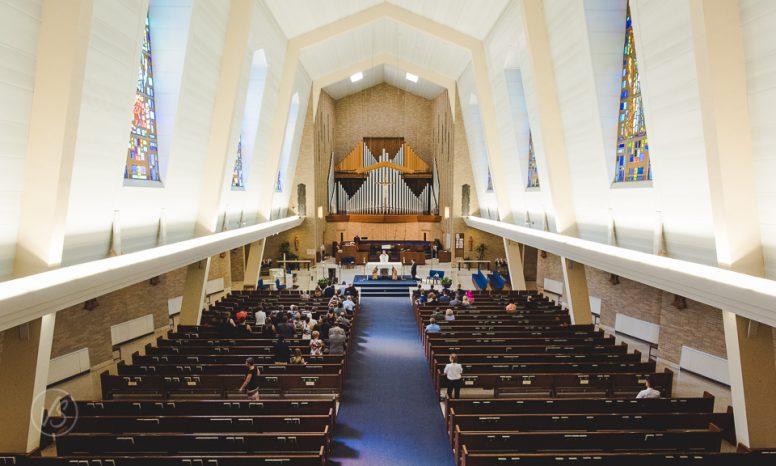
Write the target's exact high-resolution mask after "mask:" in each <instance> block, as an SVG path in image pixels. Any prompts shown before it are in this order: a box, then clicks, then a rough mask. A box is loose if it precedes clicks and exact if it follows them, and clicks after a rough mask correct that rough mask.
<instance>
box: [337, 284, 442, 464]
mask: <svg viewBox="0 0 776 466" xmlns="http://www.w3.org/2000/svg"><path fill="white" fill-rule="evenodd" d="M353 342H354V344H355V348H353V349H352V351H351V353H350V359H349V360H348V364H349V368H348V374H347V377H346V379H345V387H344V392H343V394H342V403H341V404H340V409H339V413H338V415H337V426H336V429H335V436H334V449H333V454H332V456H331V463H332V464H340V465H356V464H357V465H370V466H383V465H385V466H400V465H413V466H415V465H432V466H437V465H438V466H451V465H453V464H454V461H453V454H452V449H451V448H450V443H449V440H448V437H447V432H446V430H445V425H444V424H445V423H444V418H443V417H442V411H441V410H440V408H439V396H438V395H437V394H436V393H434V386H433V383H432V380H431V375H430V374H429V370H428V365H427V363H426V359H425V357H424V356H423V347H422V346H421V344H420V338H419V336H418V331H417V327H416V326H415V319H414V317H413V315H412V307H411V306H410V303H409V300H408V299H407V298H363V299H362V300H361V311H360V313H359V315H358V322H357V325H356V328H355V335H353Z"/></svg>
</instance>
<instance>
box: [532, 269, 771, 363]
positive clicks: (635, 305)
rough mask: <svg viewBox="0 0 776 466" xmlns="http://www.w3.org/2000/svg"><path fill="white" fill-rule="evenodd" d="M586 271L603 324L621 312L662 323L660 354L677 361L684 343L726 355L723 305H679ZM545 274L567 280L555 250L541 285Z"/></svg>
mask: <svg viewBox="0 0 776 466" xmlns="http://www.w3.org/2000/svg"><path fill="white" fill-rule="evenodd" d="M585 273H586V274H587V286H588V290H589V292H590V296H595V297H597V298H600V299H601V324H602V325H604V326H607V327H614V321H615V317H616V315H617V313H622V314H625V315H628V316H630V317H635V318H637V319H641V320H644V321H647V322H651V323H653V324H658V325H660V341H659V344H658V356H659V357H660V358H662V359H665V360H667V361H670V362H673V363H676V364H678V363H679V358H680V356H681V350H682V345H686V346H690V347H692V348H696V349H698V350H700V351H704V352H706V353H709V354H713V355H715V356H720V357H723V358H724V357H726V352H725V334H724V330H723V327H722V312H721V311H720V310H719V309H717V308H714V307H711V306H707V305H705V304H701V303H698V302H695V301H691V300H687V309H677V308H675V307H674V306H673V305H672V302H673V299H674V295H673V294H672V293H667V292H665V291H662V290H659V289H657V288H653V287H651V286H647V285H644V284H642V283H639V282H635V281H633V280H628V279H626V278H622V277H620V283H619V284H617V285H613V284H612V283H611V282H610V281H609V278H610V274H609V273H608V272H604V271H602V270H598V269H595V268H593V267H588V266H586V267H585ZM545 277H547V278H551V279H553V280H559V281H563V271H562V269H561V264H560V257H558V256H555V255H553V254H547V257H546V258H542V257H539V260H538V266H537V284H538V285H539V286H540V287H541V286H543V284H544V278H545ZM775 346H776V343H775Z"/></svg>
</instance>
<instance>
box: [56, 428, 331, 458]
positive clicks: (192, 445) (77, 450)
mask: <svg viewBox="0 0 776 466" xmlns="http://www.w3.org/2000/svg"><path fill="white" fill-rule="evenodd" d="M328 435H329V432H328V427H327V428H326V431H325V432H319V433H311V432H294V433H293V434H291V435H287V434H286V435H284V434H275V433H272V434H263V433H239V435H235V434H233V433H230V434H217V433H207V434H204V435H203V434H175V433H154V434H145V433H142V434H141V433H135V434H127V435H121V436H116V435H113V434H104V433H91V434H78V433H70V434H67V435H64V436H62V437H58V438H57V454H58V455H59V456H70V455H79V454H81V455H83V454H87V455H89V454H98V455H100V454H106V453H107V454H127V455H136V454H160V453H170V454H176V453H184V454H185V453H193V454H211V453H221V454H244V453H254V452H255V453H261V452H266V453H273V454H287V453H306V454H309V453H313V454H315V453H316V452H319V451H320V450H321V447H325V446H326V439H327V436H328Z"/></svg>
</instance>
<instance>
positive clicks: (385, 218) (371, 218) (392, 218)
mask: <svg viewBox="0 0 776 466" xmlns="http://www.w3.org/2000/svg"><path fill="white" fill-rule="evenodd" d="M326 221H327V222H361V223H415V222H432V223H439V222H441V221H442V216H441V215H422V214H420V215H382V214H329V215H327V216H326Z"/></svg>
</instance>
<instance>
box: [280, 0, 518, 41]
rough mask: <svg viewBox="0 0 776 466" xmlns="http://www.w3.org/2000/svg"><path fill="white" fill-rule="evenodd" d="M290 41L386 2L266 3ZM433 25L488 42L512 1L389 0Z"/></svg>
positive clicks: (307, 0)
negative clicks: (493, 29)
mask: <svg viewBox="0 0 776 466" xmlns="http://www.w3.org/2000/svg"><path fill="white" fill-rule="evenodd" d="M265 2H266V4H267V6H268V7H269V9H270V11H271V12H272V14H273V15H274V16H275V19H276V21H277V22H278V24H279V25H280V27H281V29H282V30H283V32H284V33H285V34H286V37H288V38H292V37H296V36H298V35H300V34H304V33H306V32H309V31H312V30H314V29H317V28H319V27H321V26H324V25H326V24H328V23H331V22H334V21H337V20H339V19H342V18H344V17H346V16H349V15H352V14H354V13H357V12H359V11H361V10H365V9H367V8H369V7H371V6H374V5H377V4H380V3H383V1H382V0H325V1H322V0H265ZM387 3H392V4H394V5H396V6H399V7H401V8H404V9H406V10H409V11H411V12H413V13H415V14H417V15H419V16H423V17H425V18H428V19H430V20H431V21H434V22H437V23H440V24H443V25H445V26H448V27H451V28H453V29H456V30H458V31H460V32H463V33H464V34H468V35H470V36H473V37H476V38H477V39H484V38H485V36H486V35H487V34H488V32H489V31H490V29H491V28H492V27H493V24H494V23H495V22H496V20H497V19H498V18H499V16H500V15H501V13H502V12H503V11H504V7H506V5H507V3H508V0H388V1H387Z"/></svg>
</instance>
